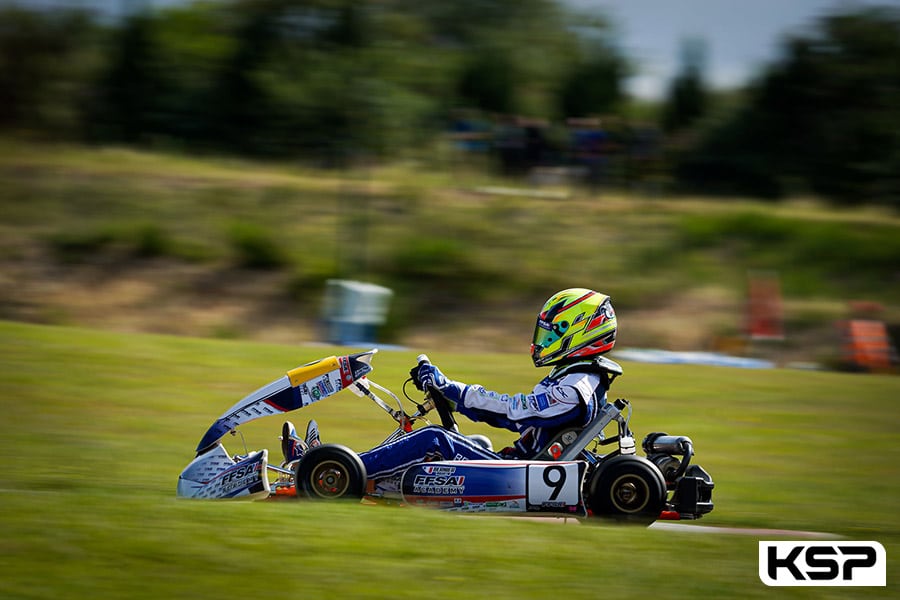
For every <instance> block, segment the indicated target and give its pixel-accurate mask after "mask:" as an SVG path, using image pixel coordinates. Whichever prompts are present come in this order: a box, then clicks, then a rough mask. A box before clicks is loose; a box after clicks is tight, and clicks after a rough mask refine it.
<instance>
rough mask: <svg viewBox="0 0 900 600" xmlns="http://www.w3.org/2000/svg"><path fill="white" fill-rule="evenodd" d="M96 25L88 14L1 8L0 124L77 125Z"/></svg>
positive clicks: (61, 128) (67, 128)
mask: <svg viewBox="0 0 900 600" xmlns="http://www.w3.org/2000/svg"><path fill="white" fill-rule="evenodd" d="M97 29H98V28H97V27H96V26H95V25H94V24H93V23H92V22H91V21H90V18H89V16H88V14H87V13H84V12H80V11H72V10H62V11H55V12H53V13H48V14H43V13H37V12H33V11H29V10H26V9H23V8H19V7H16V6H7V7H3V8H0V127H3V128H15V129H21V128H29V129H35V128H36V129H42V130H44V131H45V132H47V133H50V134H52V135H59V134H60V133H67V132H68V133H69V134H71V133H72V131H74V130H77V129H78V123H77V121H78V119H79V116H80V115H79V114H78V111H77V102H78V100H79V99H80V98H81V97H82V96H83V95H84V94H86V93H87V92H86V88H87V86H88V81H89V73H90V70H91V68H92V67H93V64H94V61H93V57H92V56H91V55H90V49H91V47H92V45H93V44H94V36H95V35H96V34H97Z"/></svg>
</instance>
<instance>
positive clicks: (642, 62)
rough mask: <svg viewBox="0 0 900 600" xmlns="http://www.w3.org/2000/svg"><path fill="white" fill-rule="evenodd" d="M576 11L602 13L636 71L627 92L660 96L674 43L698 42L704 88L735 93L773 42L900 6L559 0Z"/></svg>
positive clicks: (857, 0) (861, 1)
mask: <svg viewBox="0 0 900 600" xmlns="http://www.w3.org/2000/svg"><path fill="white" fill-rule="evenodd" d="M566 1H567V3H568V4H570V5H572V6H574V7H576V8H577V9H579V10H587V11H588V12H591V13H593V12H594V11H597V10H602V11H603V13H604V14H606V15H607V16H609V17H610V18H611V19H612V20H613V22H614V24H615V26H616V28H617V32H618V34H619V39H620V44H621V46H622V49H623V50H624V51H625V53H626V56H628V57H629V58H630V59H631V60H632V61H634V62H635V66H636V67H637V71H638V72H637V75H636V76H634V77H632V78H631V80H630V81H629V82H628V89H629V91H630V92H631V93H632V94H634V95H636V96H639V97H643V98H660V97H662V96H664V94H665V92H666V89H667V87H668V83H669V81H670V80H671V78H672V77H673V76H674V75H675V74H676V73H677V72H678V70H679V67H680V60H679V53H680V47H681V43H682V40H685V39H689V38H699V39H701V40H703V42H704V44H705V48H706V69H705V71H704V77H705V80H706V82H707V84H709V85H711V86H713V87H715V88H729V87H737V86H740V85H742V84H744V83H747V82H748V81H750V80H752V79H753V78H754V77H755V76H756V75H758V74H759V73H760V72H761V71H762V69H763V67H764V66H765V65H766V64H768V63H771V62H773V61H774V60H776V59H777V58H778V57H779V56H780V42H781V40H782V39H783V37H784V36H785V35H786V34H788V33H791V32H794V33H796V32H802V31H804V30H808V29H807V28H809V27H810V26H811V25H813V24H814V23H815V21H816V19H817V18H818V17H820V16H822V15H823V14H831V13H833V12H835V9H836V8H840V7H848V6H849V7H861V6H874V5H879V6H895V7H900V0H880V1H874V0H873V1H868V0H566Z"/></svg>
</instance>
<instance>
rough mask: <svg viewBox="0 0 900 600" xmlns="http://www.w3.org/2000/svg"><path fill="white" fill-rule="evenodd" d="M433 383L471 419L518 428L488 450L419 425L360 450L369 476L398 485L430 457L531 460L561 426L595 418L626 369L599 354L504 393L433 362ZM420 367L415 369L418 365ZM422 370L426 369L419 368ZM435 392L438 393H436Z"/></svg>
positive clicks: (455, 435)
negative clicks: (505, 443) (508, 441)
mask: <svg viewBox="0 0 900 600" xmlns="http://www.w3.org/2000/svg"><path fill="white" fill-rule="evenodd" d="M424 368H427V369H430V370H431V371H429V372H428V373H427V377H428V385H427V387H431V388H432V390H435V389H436V390H437V392H439V393H440V394H442V395H443V396H444V398H446V399H447V401H448V403H449V404H450V406H451V407H452V408H453V409H454V410H455V411H456V412H458V413H460V414H462V415H465V416H466V417H468V418H469V419H471V420H472V421H479V422H482V423H487V424H489V425H491V426H494V427H499V428H504V429H509V430H510V431H515V432H518V433H519V438H518V439H517V440H516V441H515V442H514V443H513V445H512V446H510V447H508V448H505V449H504V450H502V451H501V452H500V453H495V452H492V451H490V450H487V449H485V448H484V447H483V446H481V445H480V444H478V443H476V442H474V441H473V440H471V439H469V438H467V437H465V436H464V435H461V434H458V433H454V432H452V431H448V430H446V429H444V428H442V427H438V426H429V427H423V428H422V429H418V430H416V431H414V432H412V433H410V434H408V435H405V436H403V437H401V438H398V439H396V440H394V441H393V442H390V443H388V444H385V445H382V446H379V447H377V448H374V449H372V450H370V451H368V452H363V453H362V454H360V458H361V459H362V461H363V463H364V464H365V466H366V473H367V475H368V478H369V479H374V480H376V481H378V480H384V481H390V480H391V479H394V480H395V481H394V485H390V484H388V490H387V491H394V490H393V489H390V488H393V487H394V486H395V485H396V483H397V481H396V480H399V476H400V475H401V474H402V473H403V471H404V470H406V469H407V468H408V467H410V466H412V465H414V464H416V463H420V462H423V461H426V460H499V459H528V458H532V457H534V456H536V455H537V454H539V453H540V452H541V450H543V449H544V447H545V446H546V445H547V444H549V442H550V440H551V439H552V438H553V437H554V436H555V435H556V434H557V433H558V432H559V431H560V430H562V429H565V428H568V427H582V426H585V425H587V424H588V423H590V422H591V421H592V420H593V419H594V418H596V416H597V414H598V412H599V411H600V409H601V408H602V406H603V404H604V403H605V402H606V392H607V390H608V389H609V386H610V384H611V383H612V380H613V379H614V378H615V377H616V376H617V375H620V374H621V373H622V368H621V367H620V366H619V365H618V364H616V363H615V362H613V361H611V360H609V359H607V358H604V357H599V358H595V359H594V360H588V361H582V362H578V363H574V364H569V365H565V366H561V367H556V368H554V369H553V371H552V372H551V373H550V374H549V375H548V376H547V377H545V378H544V379H542V380H541V381H540V382H539V383H538V384H537V385H536V386H534V389H533V390H532V391H531V393H530V394H514V395H507V394H500V393H497V392H492V391H489V390H486V389H485V388H484V387H482V386H480V385H467V384H465V383H460V382H458V381H452V380H449V379H446V378H445V377H444V376H443V374H442V373H441V372H440V371H439V370H438V369H437V368H436V367H433V366H432V365H425V367H424ZM414 371H415V370H414ZM419 372H420V374H421V373H422V371H421V370H420V371H419ZM432 393H434V392H432Z"/></svg>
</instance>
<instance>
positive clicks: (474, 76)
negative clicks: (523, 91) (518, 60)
mask: <svg viewBox="0 0 900 600" xmlns="http://www.w3.org/2000/svg"><path fill="white" fill-rule="evenodd" d="M515 85H516V74H515V66H514V64H513V61H511V60H510V59H509V57H508V56H507V55H506V53H505V52H504V51H503V50H502V49H499V48H496V47H485V48H483V49H480V50H476V51H474V52H473V53H472V54H471V57H470V58H469V60H468V61H467V63H466V65H465V66H464V67H463V70H462V74H461V75H460V78H459V84H458V90H457V91H458V94H459V97H460V99H461V100H462V102H463V103H464V104H466V105H467V106H470V107H473V108H479V109H481V110H483V111H485V112H489V113H490V112H492V113H501V114H509V113H513V112H515V111H516V104H515Z"/></svg>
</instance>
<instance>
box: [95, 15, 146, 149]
mask: <svg viewBox="0 0 900 600" xmlns="http://www.w3.org/2000/svg"><path fill="white" fill-rule="evenodd" d="M153 27H154V20H153V18H152V17H151V16H150V15H148V14H145V13H140V14H134V15H132V16H130V17H127V18H126V20H125V22H124V23H123V25H122V26H121V27H120V28H119V29H118V30H116V31H115V33H114V35H113V38H112V40H111V42H110V46H111V47H110V50H111V54H112V57H113V58H112V60H111V61H110V62H109V64H108V67H107V69H106V71H105V72H104V73H103V74H102V75H101V78H100V81H99V84H98V88H97V94H96V98H95V99H94V102H93V104H92V105H91V106H90V107H89V109H88V122H89V124H90V130H91V132H92V134H93V135H95V136H97V137H99V138H101V139H113V140H116V141H122V142H138V141H140V140H141V139H143V138H144V137H145V136H147V135H148V134H150V133H151V132H152V126H151V120H152V117H153V115H154V114H155V110H154V109H155V107H154V105H155V103H156V101H157V100H158V98H159V96H160V92H161V89H162V85H161V79H160V77H159V75H160V72H159V69H158V67H157V65H156V64H155V61H154V48H153V34H152V29H153Z"/></svg>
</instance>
